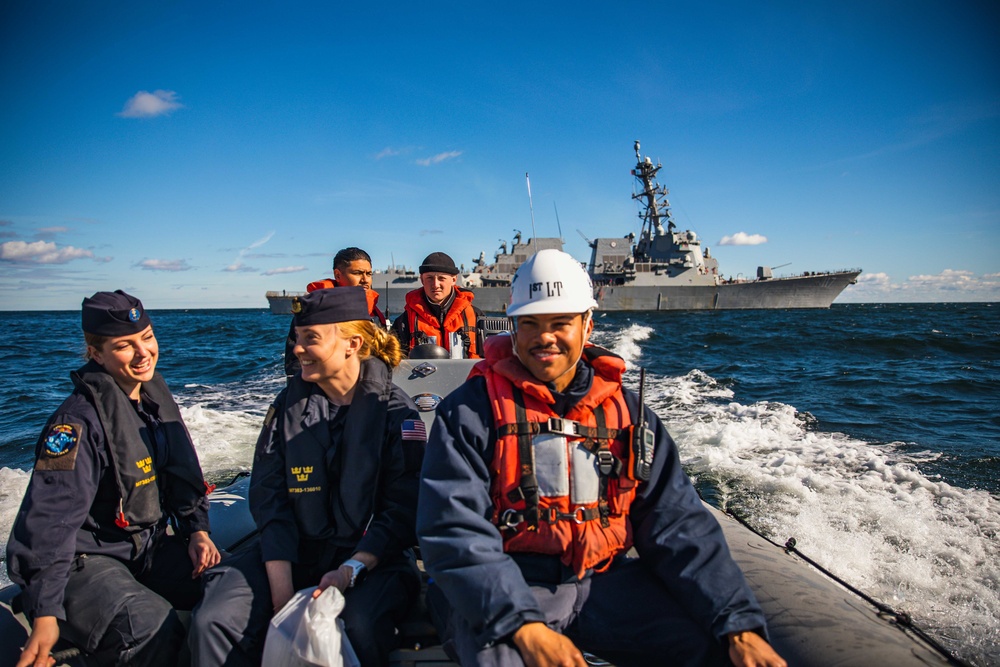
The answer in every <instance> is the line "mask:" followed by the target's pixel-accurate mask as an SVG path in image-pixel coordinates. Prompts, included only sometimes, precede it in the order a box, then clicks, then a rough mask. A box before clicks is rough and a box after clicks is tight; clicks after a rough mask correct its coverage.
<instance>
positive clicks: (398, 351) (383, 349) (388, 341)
mask: <svg viewBox="0 0 1000 667" xmlns="http://www.w3.org/2000/svg"><path fill="white" fill-rule="evenodd" d="M337 329H338V330H339V332H340V335H341V336H344V337H350V336H361V341H362V342H361V349H360V350H359V351H358V358H359V359H367V358H368V357H376V358H377V359H381V360H382V361H384V362H385V363H386V364H388V366H389V368H395V367H396V366H398V365H399V362H400V361H402V359H403V348H402V346H401V345H400V344H399V339H398V338H396V337H395V336H393V335H392V334H391V333H389V332H388V331H386V330H385V329H383V328H381V327H377V326H375V324H374V323H373V322H370V321H369V320H351V321H350V322H338V323H337Z"/></svg>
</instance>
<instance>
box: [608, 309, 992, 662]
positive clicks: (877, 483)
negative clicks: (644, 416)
mask: <svg viewBox="0 0 1000 667" xmlns="http://www.w3.org/2000/svg"><path fill="white" fill-rule="evenodd" d="M650 331H651V330H650V329H649V327H643V326H639V325H632V326H631V327H627V328H624V329H622V330H621V331H619V332H616V333H611V334H606V335H603V336H600V335H599V336H596V337H595V342H596V343H598V344H600V345H603V346H605V347H608V348H610V349H612V350H613V351H615V352H616V353H618V354H619V355H621V356H623V357H624V358H625V359H626V362H627V363H628V366H629V368H630V371H629V372H628V373H627V378H626V383H627V384H631V385H632V386H633V388H636V386H637V384H638V373H637V372H636V370H635V367H636V366H637V364H639V363H640V360H641V357H642V350H641V345H640V343H641V342H642V341H644V340H645V339H647V338H648V337H649V335H650ZM645 399H646V402H647V403H648V404H649V405H650V407H652V408H653V409H654V410H655V411H656V412H657V414H659V415H660V417H661V418H662V419H663V420H664V422H665V423H666V425H667V428H668V430H669V431H670V433H671V435H673V437H674V439H675V440H676V442H677V444H678V448H679V450H680V455H681V460H682V462H683V464H684V467H685V469H686V470H687V471H688V473H689V475H691V477H692V479H694V480H695V482H696V485H697V486H698V488H699V490H700V491H701V492H702V494H703V495H704V496H705V497H706V499H707V500H709V501H710V502H712V503H713V504H715V505H717V506H719V507H720V508H721V509H724V510H726V511H729V512H731V513H733V514H736V515H737V516H740V517H741V518H743V519H744V520H746V521H747V522H748V523H749V524H750V525H752V526H754V527H755V528H756V529H757V530H758V531H760V532H761V533H763V534H764V535H765V536H767V537H769V538H770V539H772V540H774V541H776V542H779V543H784V542H785V541H786V540H787V539H788V538H789V537H795V539H796V541H797V548H798V549H799V550H800V551H801V552H802V553H804V554H806V555H807V556H809V557H810V558H812V559H814V560H815V561H817V562H818V563H820V564H821V565H822V566H823V567H825V568H827V569H829V570H830V571H831V572H833V573H834V574H836V575H837V576H839V577H841V578H843V579H844V580H845V581H847V582H848V583H850V584H852V585H853V586H855V587H857V588H859V589H861V590H862V591H865V592H866V593H868V594H869V595H871V596H873V597H874V598H876V599H879V600H881V601H882V602H884V603H886V604H888V605H890V606H891V607H893V608H895V609H897V610H898V611H903V612H907V613H909V614H910V615H911V616H912V617H913V619H914V620H915V621H916V622H917V623H918V624H919V625H920V626H921V627H924V628H925V629H927V630H928V631H929V632H930V633H931V634H932V635H933V636H935V637H936V638H937V639H938V640H939V641H940V642H941V643H942V644H944V645H945V646H947V647H949V648H950V649H951V650H952V651H954V652H955V653H956V654H957V655H959V656H960V657H962V658H963V659H965V660H968V661H970V662H971V663H972V664H976V665H998V664H1000V539H998V538H1000V501H998V500H997V499H996V498H994V497H993V496H992V495H991V494H989V493H987V492H985V491H977V490H969V489H963V488H958V487H955V486H952V485H950V484H948V483H946V482H944V481H942V480H941V479H939V477H938V476H928V475H925V474H923V473H922V472H921V471H920V470H919V467H918V466H919V465H920V464H922V463H926V462H928V461H933V460H935V459H937V458H939V457H940V456H941V454H939V453H937V452H932V451H919V452H916V453H912V452H908V451H907V445H906V443H900V442H891V443H873V442H864V441H861V440H858V439H856V438H852V437H850V436H848V435H845V434H843V433H838V432H824V431H822V430H821V428H820V427H819V425H818V424H817V420H816V419H815V418H814V417H813V416H812V415H810V414H808V413H806V412H799V411H797V410H796V409H795V408H794V407H792V406H790V405H786V404H783V403H779V402H760V403H754V404H752V405H744V404H741V403H739V402H737V401H735V400H733V399H734V394H733V391H732V390H731V389H730V388H729V387H727V386H726V385H725V384H724V383H722V382H719V381H717V380H716V379H714V378H712V377H711V376H709V375H707V374H706V373H703V372H702V371H699V370H692V371H690V372H689V373H687V374H686V375H684V376H681V377H663V376H657V375H653V374H650V373H647V375H646V387H645ZM910 446H912V443H910Z"/></svg>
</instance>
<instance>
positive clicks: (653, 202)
mask: <svg viewBox="0 0 1000 667" xmlns="http://www.w3.org/2000/svg"><path fill="white" fill-rule="evenodd" d="M635 158H636V165H635V169H633V170H632V175H633V176H635V178H636V180H638V181H641V182H642V192H638V193H635V194H633V195H632V199H635V200H637V201H638V200H645V205H646V209H645V210H644V211H643V212H642V213H640V214H639V217H641V218H642V232H641V233H640V234H639V243H638V245H637V246H636V249H635V258H636V260H638V261H649V249H650V246H651V245H652V242H653V241H652V239H653V236H655V235H660V234H669V233H672V232H673V231H674V227H676V225H674V221H673V218H671V216H670V202H669V201H668V200H667V195H668V194H670V191H669V190H668V189H667V188H666V187H664V186H662V185H658V184H657V183H656V174H657V172H658V171H660V169H662V168H663V165H662V164H659V163H657V165H656V166H655V167H654V166H653V161H652V160H650V159H649V158H648V157H647V158H646V159H643V158H642V155H641V154H640V153H639V141H638V139H637V140H636V142H635ZM661 210H662V212H661ZM663 218H665V219H666V221H667V228H666V230H665V231H664V229H663V223H662V221H661V219H663Z"/></svg>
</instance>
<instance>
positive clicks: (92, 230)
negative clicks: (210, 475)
mask: <svg viewBox="0 0 1000 667" xmlns="http://www.w3.org/2000/svg"><path fill="white" fill-rule="evenodd" d="M998 28H1000V5H997V4H996V3H993V2H943V1H942V2H927V1H922V0H915V1H906V2H870V1H869V2H853V1H847V2H837V3H801V2H753V3H751V2H735V1H728V0H722V1H719V2H714V3H701V2H659V3H655V2H654V3H650V2H632V1H624V2H616V3H587V2H579V1H577V2H545V3H539V2H533V3H524V2H506V3H495V4H494V5H490V6H487V5H486V4H485V3H457V2H425V3H412V2H410V3H395V2H384V3H363V4H353V3H352V4H350V5H348V4H345V3H331V2H323V3H306V2H287V3H252V2H240V3H236V2H208V3H206V2H165V1H163V2H159V1H158V2H152V1H145V0H141V1H136V0H130V1H129V2H112V1H108V2H80V1H79V0H73V1H66V0H64V1H58V0H56V1H51V2H27V1H20V2H13V1H12V2H4V3H3V4H2V6H0V97H2V99H3V100H4V101H3V103H2V104H0V309H5V310H10V309H18V310H19V309H73V308H77V307H79V303H80V301H81V300H82V298H83V297H84V296H87V295H89V294H91V293H93V292H94V291H97V290H102V289H117V288H123V289H126V290H128V291H130V292H133V293H134V294H136V295H137V296H139V297H140V298H142V299H143V301H144V302H145V303H146V305H147V306H148V307H151V308H175V307H255V306H256V307H264V306H266V301H265V299H264V292H265V291H266V290H268V289H278V290H281V289H286V290H301V289H303V288H304V286H305V284H306V283H308V282H310V281H311V280H315V279H319V278H321V277H324V276H328V275H330V273H331V272H330V263H331V259H332V255H333V253H334V252H336V250H337V249H339V248H342V247H345V246H351V245H358V246H361V247H363V248H365V249H367V250H368V251H369V253H370V254H371V255H372V258H373V260H374V264H375V266H376V268H385V267H386V266H388V265H389V264H390V263H391V262H393V261H394V262H396V263H397V264H406V265H409V266H411V267H416V265H418V264H419V263H420V260H421V259H422V258H423V257H424V256H425V255H426V254H428V253H429V252H432V251H436V250H443V251H445V252H448V253H449V254H451V255H452V256H453V257H454V258H455V260H456V261H457V262H459V263H463V262H464V263H465V264H466V265H467V266H468V265H471V263H472V261H471V260H472V258H473V257H475V256H478V254H479V252H480V251H485V252H486V254H487V256H492V254H493V252H494V251H495V250H496V248H497V247H498V245H499V241H500V240H501V239H504V240H506V241H508V243H509V242H510V240H511V238H512V237H513V234H514V230H515V229H519V230H521V231H522V232H524V235H525V237H528V236H531V218H530V213H529V209H528V198H527V193H526V188H525V178H524V175H525V173H526V172H528V173H530V175H531V187H532V195H533V205H534V217H535V229H536V231H537V234H538V235H539V236H556V235H558V233H559V231H558V230H559V226H561V230H562V236H563V238H564V239H565V241H566V250H567V251H568V252H570V253H571V254H573V255H574V256H576V257H578V258H579V259H581V260H586V259H587V258H588V257H589V249H588V247H587V246H586V244H585V242H584V241H583V239H582V238H581V233H582V234H583V235H585V236H587V237H588V238H594V237H597V236H624V235H626V234H627V233H628V232H630V231H637V218H636V205H635V204H634V202H632V200H631V193H632V178H631V176H630V174H629V170H630V169H631V168H632V166H633V164H634V154H633V150H632V142H633V141H634V140H635V139H639V140H641V142H642V151H643V154H644V155H649V156H650V157H652V158H653V160H654V161H657V160H658V161H660V162H662V163H663V165H664V167H663V170H662V171H661V172H660V175H661V180H662V182H663V183H664V184H665V185H667V186H668V187H669V188H670V190H671V197H670V201H671V203H672V205H673V213H674V217H675V219H676V221H677V223H678V226H679V227H680V228H681V229H692V230H694V231H696V232H697V233H698V234H699V236H700V237H701V239H702V241H703V243H704V244H705V245H708V246H710V247H711V249H712V252H713V254H714V255H715V256H716V257H717V258H718V259H719V263H720V266H721V271H722V273H723V275H726V276H730V275H731V276H736V275H738V274H741V273H742V274H743V275H750V276H752V275H754V274H755V272H756V267H757V266H758V265H760V264H764V265H770V266H778V265H781V264H786V263H790V264H789V265H788V266H787V267H784V268H782V269H779V270H778V271H777V273H779V274H781V273H797V272H801V271H813V270H825V269H837V268H849V267H860V268H862V269H863V270H864V273H863V274H862V278H861V281H860V282H859V284H858V285H855V286H853V287H850V288H849V289H848V290H847V291H846V292H845V293H844V294H843V295H842V296H841V297H840V299H839V300H838V302H849V301H964V300H991V301H995V300H998V299H1000V187H998V186H1000V40H997V39H996V34H997V30H998ZM556 211H558V223H559V226H557V213H556ZM578 230H579V231H578ZM727 238H729V239H732V238H749V239H752V240H753V239H755V240H756V241H761V240H762V239H766V242H759V243H756V244H749V245H748V244H742V245H740V244H733V245H729V244H724V243H722V242H723V241H724V240H725V239H727Z"/></svg>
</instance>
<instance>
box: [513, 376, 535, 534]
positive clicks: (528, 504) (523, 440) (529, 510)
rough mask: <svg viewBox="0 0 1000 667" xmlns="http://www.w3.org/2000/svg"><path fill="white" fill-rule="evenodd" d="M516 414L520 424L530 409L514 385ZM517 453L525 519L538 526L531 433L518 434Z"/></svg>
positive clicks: (525, 421) (523, 422) (525, 418)
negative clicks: (519, 463)
mask: <svg viewBox="0 0 1000 667" xmlns="http://www.w3.org/2000/svg"><path fill="white" fill-rule="evenodd" d="M514 416H515V419H516V420H517V423H518V424H526V423H527V422H528V410H527V408H526V407H525V406H524V394H522V393H521V390H520V389H518V388H517V387H514ZM517 455H518V459H519V460H520V462H521V479H520V482H519V484H518V491H520V493H521V496H522V497H523V498H524V505H525V508H524V521H526V522H527V523H528V528H529V529H531V530H536V529H537V528H538V500H539V495H538V477H536V476H535V449H534V447H532V446H531V434H530V433H519V434H518V436H517Z"/></svg>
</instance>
